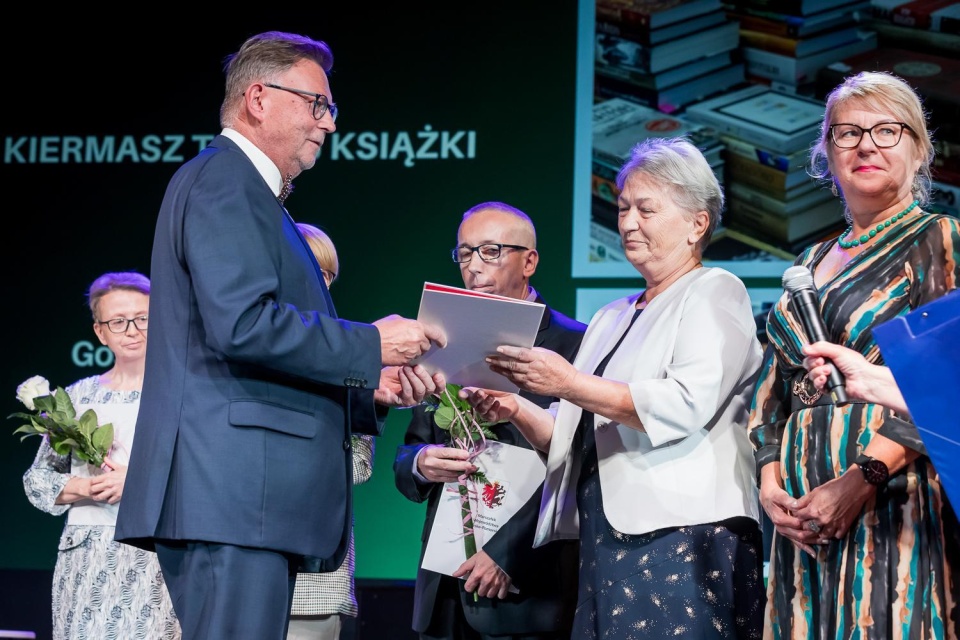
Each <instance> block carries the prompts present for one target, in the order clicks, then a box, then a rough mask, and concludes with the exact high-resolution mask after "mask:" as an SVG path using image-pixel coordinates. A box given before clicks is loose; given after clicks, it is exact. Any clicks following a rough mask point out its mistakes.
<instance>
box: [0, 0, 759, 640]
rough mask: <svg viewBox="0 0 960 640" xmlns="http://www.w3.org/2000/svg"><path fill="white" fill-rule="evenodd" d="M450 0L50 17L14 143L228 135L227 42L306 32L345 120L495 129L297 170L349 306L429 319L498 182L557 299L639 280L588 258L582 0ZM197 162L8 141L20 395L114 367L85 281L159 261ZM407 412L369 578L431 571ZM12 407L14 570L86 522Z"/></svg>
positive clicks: (384, 455)
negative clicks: (30, 151)
mask: <svg viewBox="0 0 960 640" xmlns="http://www.w3.org/2000/svg"><path fill="white" fill-rule="evenodd" d="M438 6H439V4H438V5H437V6H434V5H430V6H428V5H425V4H419V3H404V4H403V6H402V7H399V6H397V5H396V4H393V5H391V6H390V7H388V8H384V7H383V6H380V5H379V4H376V5H365V4H361V3H351V4H350V6H349V7H347V6H338V5H334V4H324V5H318V7H317V9H316V10H314V11H311V12H299V13H290V12H279V11H269V10H267V11H261V12H260V13H262V14H264V16H263V17H258V18H256V19H244V18H236V17H235V15H231V16H230V17H229V24H227V23H226V22H227V21H228V20H227V19H224V20H222V21H217V20H212V19H201V20H191V19H175V18H173V17H171V16H165V15H159V16H158V15H154V16H149V17H145V18H143V19H144V20H147V21H148V23H146V24H139V23H138V24H137V25H132V24H127V25H126V26H123V24H124V23H123V20H122V18H121V19H120V22H119V24H120V25H121V26H119V27H115V26H110V27H107V26H104V25H102V24H96V25H94V24H84V23H88V22H89V23H92V22H94V21H93V20H92V19H91V18H89V17H87V18H84V19H69V18H66V17H63V16H61V18H60V20H58V22H59V23H60V24H61V25H69V26H59V27H52V26H47V25H46V24H45V22H46V20H44V19H43V16H39V15H38V16H37V20H36V21H35V24H44V26H43V27H42V28H40V29H21V30H19V31H17V33H13V34H8V35H7V36H6V38H5V39H4V40H2V42H0V47H2V49H0V52H2V55H3V59H4V67H5V69H4V80H5V81H6V86H7V99H8V101H7V105H6V107H5V108H4V112H5V116H6V117H4V118H3V120H2V122H3V125H2V138H3V140H4V146H5V149H6V147H7V144H8V141H9V140H10V139H16V138H18V137H20V136H88V135H93V136H99V137H103V136H107V135H114V136H118V137H120V136H125V135H132V136H135V137H137V138H142V137H143V136H145V135H149V134H155V135H160V136H163V135H180V134H182V135H187V136H190V135H193V134H216V133H218V132H219V130H220V127H219V124H218V110H219V107H220V102H221V99H222V91H223V75H222V71H221V62H222V59H223V57H224V56H225V55H227V54H228V53H230V52H232V51H234V50H236V48H237V47H238V46H239V45H240V44H241V42H242V41H243V40H244V39H245V38H246V37H248V36H249V35H252V34H253V33H257V32H259V31H265V30H270V29H279V30H287V31H295V32H299V33H303V34H306V35H309V36H312V37H315V38H319V39H323V40H326V41H327V42H328V43H329V44H330V45H331V47H332V49H333V51H334V55H335V58H336V62H335V66H334V72H333V73H332V75H331V85H332V90H333V94H334V100H335V101H336V102H337V104H338V105H339V107H340V112H341V115H340V118H339V120H338V122H337V125H338V130H339V132H340V134H341V135H343V134H347V133H349V132H355V133H358V134H359V133H360V132H364V131H370V132H376V133H377V134H380V133H382V132H387V133H389V135H390V137H391V140H393V139H395V137H396V134H398V133H400V132H406V133H407V134H408V135H410V137H411V139H413V140H414V141H416V140H417V138H416V133H417V132H418V131H421V130H423V129H424V128H425V127H427V126H429V127H431V128H432V129H433V130H434V131H449V132H457V131H475V132H476V136H477V144H476V157H475V158H474V159H450V160H446V161H442V160H418V161H416V162H415V163H414V166H412V167H407V166H404V163H403V162H402V161H401V160H379V159H376V160H366V161H362V160H356V159H355V160H352V161H348V160H337V161H332V160H331V159H330V158H329V154H328V153H327V152H326V151H325V152H324V154H323V155H322V156H321V158H320V159H319V161H318V162H317V166H316V167H315V168H314V169H313V170H311V171H309V172H307V173H305V174H303V175H302V176H301V177H300V178H299V179H298V180H297V182H296V190H295V192H294V194H293V195H292V196H291V197H290V199H289V200H288V201H287V205H288V208H289V210H290V212H291V214H292V215H293V216H294V218H296V219H297V220H301V221H306V222H311V223H313V224H316V225H318V226H320V227H321V228H323V229H325V230H326V231H327V232H328V233H329V234H330V235H331V237H332V238H333V239H334V241H335V242H336V244H337V246H338V249H339V253H340V260H341V275H340V277H339V279H338V281H337V284H336V285H335V286H334V288H333V297H334V300H335V301H336V304H337V310H338V313H339V314H340V315H341V316H342V317H346V318H349V319H353V320H359V321H372V320H375V319H377V318H380V317H383V316H385V315H387V314H390V313H400V314H402V315H405V316H408V317H415V316H416V314H417V309H418V305H419V300H420V291H421V288H422V285H423V282H424V281H432V282H439V283H445V284H452V285H461V284H462V282H461V280H460V276H459V271H458V269H457V268H456V266H455V265H454V264H453V263H452V262H450V259H449V249H450V248H451V247H452V246H453V244H454V243H455V235H456V229H457V225H458V223H459V219H460V215H461V214H462V212H463V211H464V210H466V209H467V208H469V207H470V206H472V205H474V204H476V203H478V202H481V201H485V200H503V201H506V202H509V203H511V204H513V205H515V206H518V207H520V208H521V209H523V210H525V211H526V212H527V213H528V214H530V216H531V217H532V218H533V220H534V222H535V224H536V226H537V231H538V236H539V247H538V248H539V250H540V255H541V260H540V267H539V270H538V273H537V275H536V276H535V279H534V284H535V286H536V287H537V288H538V289H539V290H540V292H541V293H542V294H543V295H544V296H545V298H546V299H547V300H548V302H549V303H550V304H551V305H552V306H554V307H556V308H558V309H560V310H561V311H564V312H566V313H567V314H569V315H574V314H575V308H574V304H575V290H576V288H578V287H594V286H595V287H632V286H636V285H637V284H638V283H639V280H633V279H622V278H621V279H600V278H577V279H574V278H572V277H571V275H570V274H571V242H572V238H571V233H572V215H573V191H574V135H575V126H574V125H575V102H576V99H577V87H576V77H575V69H576V54H577V52H576V45H577V3H576V1H575V0H565V1H559V2H548V3H547V2H544V3H539V2H537V3H524V2H489V3H483V5H482V7H483V8H476V3H470V5H461V4H459V3H446V4H444V5H443V7H444V8H438ZM157 10H159V11H163V9H162V8H161V9H156V8H153V9H151V11H157ZM234 13H235V12H234ZM110 23H111V25H113V24H114V21H113V20H111V21H110ZM328 147H329V144H328ZM354 148H355V146H354ZM461 148H465V145H461ZM192 153H195V151H192V152H188V157H189V155H192ZM179 164H180V163H142V162H141V163H132V162H125V163H122V164H106V163H101V164H74V163H69V164H60V163H48V164H38V163H34V164H19V163H16V162H11V161H10V158H9V157H8V154H6V153H5V155H4V162H3V165H2V167H0V171H2V174H3V186H4V189H5V191H6V192H7V198H6V202H5V207H4V208H5V209H6V211H5V216H4V219H5V221H6V222H5V227H6V228H5V233H4V235H5V238H6V243H5V247H6V251H4V252H3V253H2V258H0V260H2V265H3V267H2V268H3V274H4V283H5V284H4V299H5V300H6V301H7V311H6V313H5V314H3V324H4V329H5V331H4V334H5V336H6V344H7V348H6V353H5V354H4V355H5V358H4V360H5V363H6V366H5V367H3V369H2V371H0V390H6V391H5V392H4V393H3V394H2V396H3V397H4V398H6V399H5V400H3V401H2V402H0V411H3V412H4V415H7V414H9V413H12V412H14V411H19V410H20V409H21V408H22V407H21V406H20V404H19V403H18V402H17V401H16V400H15V396H14V394H15V389H16V386H17V385H18V384H19V383H20V382H22V381H23V380H25V379H26V378H28V377H30V376H32V375H37V374H39V375H43V376H44V377H46V378H48V379H49V380H50V381H51V382H52V383H53V384H55V385H63V386H65V385H67V384H70V383H72V382H73V381H75V380H77V379H79V378H81V377H85V376H88V375H92V374H94V373H99V372H100V371H102V368H98V367H88V368H81V367H77V366H74V364H73V362H72V360H71V349H72V348H73V346H74V345H75V343H77V342H78V341H81V340H89V341H92V342H93V341H95V337H94V335H93V332H92V330H91V326H90V322H91V320H90V317H89V313H88V311H87V309H86V306H85V300H84V295H83V294H84V291H85V289H86V288H87V287H88V286H89V284H90V282H91V281H92V280H93V279H94V278H95V277H96V276H98V275H100V274H101V273H103V272H105V271H117V270H127V269H134V270H140V271H142V272H144V273H147V274H148V275H149V267H150V264H149V256H150V250H151V246H152V238H153V228H154V221H155V217H156V212H157V210H158V208H159V204H160V201H161V198H162V196H163V192H164V189H165V187H166V183H167V181H168V179H169V178H170V176H171V175H172V173H173V172H174V171H175V170H176V168H177V167H178V166H179ZM581 179H584V180H585V179H588V178H587V177H586V176H583V177H582V178H581ZM748 284H749V283H748ZM755 285H757V286H771V285H770V284H769V282H766V283H755ZM774 286H775V285H774ZM407 420H408V415H407V414H406V413H405V412H403V411H393V412H391V415H390V418H389V421H388V424H387V427H386V432H385V435H384V436H383V437H381V438H379V439H378V440H377V443H376V461H375V464H374V472H373V477H372V479H371V480H370V481H369V482H368V483H366V484H365V485H363V486H361V487H358V488H357V491H356V537H357V572H356V573H357V577H359V578H383V579H397V578H402V579H406V578H412V577H413V576H414V575H415V571H416V564H417V558H418V553H419V548H420V532H421V527H422V523H423V514H424V510H423V507H422V506H421V505H415V504H412V503H410V502H408V501H407V500H405V499H404V498H403V497H402V496H400V494H399V493H398V492H397V491H396V489H395V488H394V483H393V471H392V463H393V457H394V453H395V450H396V446H397V444H398V443H399V442H400V441H401V440H402V436H403V431H404V429H405V427H406V423H407ZM6 424H7V427H6V428H7V429H9V431H8V436H7V437H6V438H7V439H6V441H5V442H4V443H3V444H2V446H0V513H2V514H3V516H2V518H3V521H2V526H0V570H2V569H51V568H52V567H53V564H54V561H55V558H56V548H57V539H58V536H59V533H60V531H61V529H62V527H63V521H64V520H63V518H54V517H51V516H49V515H47V514H45V513H42V512H40V511H39V510H37V509H35V508H33V507H32V506H31V505H30V504H29V503H28V502H27V500H26V498H25V496H24V494H23V488H22V482H21V476H22V474H23V472H24V471H25V470H26V469H27V467H28V466H29V465H30V463H31V461H32V459H33V455H34V453H35V451H36V448H37V445H38V441H37V440H36V439H35V438H31V439H27V440H26V441H24V442H22V443H21V442H19V441H18V438H17V437H14V436H12V435H9V433H10V432H12V431H13V429H14V428H15V427H16V426H17V425H16V424H15V423H14V422H13V421H7V422H6ZM222 446H223V447H224V448H225V449H229V448H230V446H231V443H230V442H223V443H222ZM323 490H324V488H323V487H304V491H323ZM0 626H2V625H0Z"/></svg>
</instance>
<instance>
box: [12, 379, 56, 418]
mask: <svg viewBox="0 0 960 640" xmlns="http://www.w3.org/2000/svg"><path fill="white" fill-rule="evenodd" d="M48 395H50V383H49V382H47V379H46V378H44V377H43V376H33V377H32V378H28V379H27V380H24V381H23V384H21V385H20V386H19V387H17V400H19V401H20V402H22V403H23V404H24V406H25V407H26V408H27V409H29V410H30V411H34V410H35V409H36V407H35V406H34V405H33V401H34V399H35V398H38V397H40V396H48Z"/></svg>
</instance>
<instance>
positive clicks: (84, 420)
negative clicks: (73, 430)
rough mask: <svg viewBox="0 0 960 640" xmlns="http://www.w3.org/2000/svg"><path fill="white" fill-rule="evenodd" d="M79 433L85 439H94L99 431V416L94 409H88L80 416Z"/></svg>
mask: <svg viewBox="0 0 960 640" xmlns="http://www.w3.org/2000/svg"><path fill="white" fill-rule="evenodd" d="M78 427H79V429H78V431H79V432H80V434H82V435H83V437H84V438H86V439H87V440H90V439H92V438H93V432H94V431H96V429H97V414H96V412H94V410H93V409H87V410H86V411H84V412H83V415H81V416H80V420H79V421H78Z"/></svg>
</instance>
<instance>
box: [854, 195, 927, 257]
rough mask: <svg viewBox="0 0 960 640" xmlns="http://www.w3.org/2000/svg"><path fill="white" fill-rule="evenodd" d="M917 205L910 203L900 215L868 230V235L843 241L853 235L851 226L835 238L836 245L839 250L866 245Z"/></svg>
mask: <svg viewBox="0 0 960 640" xmlns="http://www.w3.org/2000/svg"><path fill="white" fill-rule="evenodd" d="M918 204H920V203H919V202H917V201H916V200H914V201H913V202H911V203H910V206H909V207H907V208H906V209H904V210H903V211H901V212H900V213H898V214H896V215H895V216H893V217H891V218H890V219H889V220H885V221H883V222H881V223H880V224H878V225H877V226H876V227H874V228H873V229H870V231H869V232H868V233H865V234H863V235H862V236H860V237H859V238H857V239H856V240H844V237H846V236H849V235H853V225H852V224H851V225H850V226H849V227H847V230H846V231H844V232H843V233H841V234H840V237H839V238H837V243H838V244H839V245H840V248H841V249H853V248H854V247H859V246H860V245H862V244H866V243H867V242H869V241H870V240H871V239H872V238H875V237H877V234H878V233H881V232H882V231H883V230H884V229H886V228H887V227H889V226H890V225H894V224H897V223H898V222H900V219H901V218H903V216H905V215H907V214H908V213H910V212H911V211H913V209H914V208H915V207H916V206H917V205H918Z"/></svg>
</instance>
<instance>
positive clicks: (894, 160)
mask: <svg viewBox="0 0 960 640" xmlns="http://www.w3.org/2000/svg"><path fill="white" fill-rule="evenodd" d="M932 159H933V146H932V143H931V141H930V137H929V134H928V132H927V127H926V123H925V120H924V112H923V108H922V104H921V102H920V100H919V98H918V97H917V95H916V93H914V91H913V90H912V89H911V88H910V86H909V85H908V84H907V83H905V82H903V81H902V80H901V79H900V78H897V77H896V76H893V75H891V74H888V73H883V72H870V73H860V74H857V75H855V76H851V77H849V78H847V79H846V80H845V81H844V82H843V83H842V84H841V85H840V86H838V87H837V88H835V89H834V90H833V91H832V92H831V93H830V95H829V96H828V97H827V103H826V111H825V115H824V120H823V125H822V127H821V134H820V137H819V140H818V142H817V144H816V145H815V146H814V148H813V151H812V157H811V167H812V168H813V170H814V171H815V174H816V175H817V176H818V177H820V178H824V179H829V180H831V181H832V183H833V186H834V190H835V192H836V193H838V194H839V195H840V196H841V197H842V198H843V201H844V204H845V206H846V216H847V220H848V222H849V223H850V228H848V229H847V230H846V231H845V232H844V233H843V234H841V236H840V237H839V238H836V239H832V240H829V241H825V242H821V243H818V244H815V245H813V246H812V247H810V248H809V249H807V250H806V251H805V252H804V253H803V254H802V255H801V256H800V257H799V258H798V259H797V264H800V265H804V266H807V267H809V269H810V270H811V272H812V274H813V278H814V285H815V287H816V288H817V290H818V293H819V299H820V312H821V315H822V317H823V320H824V324H825V326H826V329H827V333H828V335H829V340H830V341H831V342H834V343H837V344H841V345H844V346H847V347H849V348H851V349H854V350H856V351H859V352H860V353H862V354H863V355H864V356H865V357H866V358H867V359H868V360H869V361H871V362H874V363H880V362H881V357H880V353H879V349H878V347H877V345H876V343H875V342H874V340H873V336H872V332H871V328H872V327H873V326H874V325H877V324H880V323H882V322H885V321H887V320H890V319H891V318H894V317H896V316H899V315H903V314H906V313H908V312H909V311H910V310H912V309H915V308H917V307H918V306H920V305H922V304H924V303H926V302H929V301H931V300H934V299H936V298H938V297H940V296H942V295H944V294H945V293H947V292H949V291H950V290H952V289H955V288H956V286H957V277H958V276H960V221H958V220H956V219H954V218H950V217H945V216H940V215H932V214H927V213H924V212H923V211H922V208H921V207H922V203H924V202H925V201H926V200H927V197H928V195H929V191H930V184H931V181H930V175H931V174H930V164H931V161H932ZM767 335H768V338H769V347H768V350H767V354H766V357H765V362H764V369H763V372H762V374H761V378H760V382H759V384H758V386H757V390H756V394H755V397H754V401H753V406H752V412H751V419H750V437H751V440H752V442H753V444H754V447H755V450H756V458H757V465H758V469H759V476H760V500H761V504H762V505H763V508H764V509H765V510H766V512H767V514H768V515H769V517H770V519H771V521H772V522H773V524H774V526H775V533H774V537H773V546H772V552H771V563H770V573H769V584H768V591H767V596H768V598H767V613H766V624H765V637H767V638H777V639H779V638H797V639H798V638H804V639H806V638H816V639H818V640H828V639H829V640H834V639H839V638H862V639H863V640H873V639H880V638H883V639H889V638H916V639H920V638H923V639H927V638H954V637H956V634H957V630H958V629H957V627H958V618H960V611H958V609H957V606H958V602H960V580H958V577H957V576H954V574H953V571H954V569H955V568H956V567H958V566H960V564H958V563H960V539H958V535H960V528H958V526H957V520H956V516H955V515H954V512H953V509H952V508H951V506H950V504H949V503H948V502H947V498H946V495H945V493H944V491H943V490H942V488H941V485H940V481H939V478H938V476H937V472H936V470H935V469H934V468H933V466H932V464H931V461H930V458H929V457H927V455H925V450H924V447H923V443H922V442H921V439H920V436H919V434H918V432H917V430H916V428H915V427H914V425H913V424H912V422H911V421H910V416H909V415H908V414H906V413H902V412H898V411H894V410H891V409H889V408H886V407H884V406H881V405H878V404H872V403H867V402H862V401H853V402H851V403H849V404H847V405H844V406H835V405H834V404H833V403H832V402H831V401H830V396H829V394H818V392H817V389H816V387H815V386H813V385H812V383H811V382H810V380H809V378H808V377H807V374H806V370H805V369H804V366H803V360H804V353H803V352H802V350H801V349H802V347H803V346H804V344H806V343H807V337H806V336H805V335H804V333H803V329H802V325H801V324H800V322H799V319H798V317H797V316H796V315H795V314H794V313H793V311H792V309H791V307H790V306H789V305H788V300H787V296H784V297H782V298H781V299H780V301H779V302H778V304H777V305H776V306H774V307H773V308H772V309H771V311H770V314H769V316H768V321H767Z"/></svg>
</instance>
